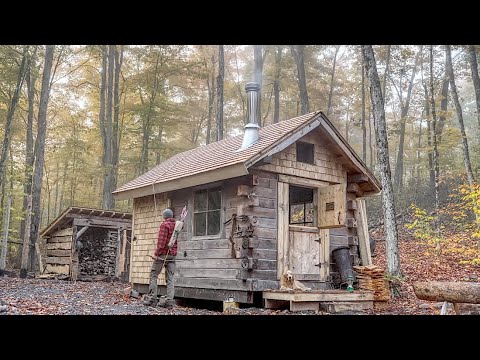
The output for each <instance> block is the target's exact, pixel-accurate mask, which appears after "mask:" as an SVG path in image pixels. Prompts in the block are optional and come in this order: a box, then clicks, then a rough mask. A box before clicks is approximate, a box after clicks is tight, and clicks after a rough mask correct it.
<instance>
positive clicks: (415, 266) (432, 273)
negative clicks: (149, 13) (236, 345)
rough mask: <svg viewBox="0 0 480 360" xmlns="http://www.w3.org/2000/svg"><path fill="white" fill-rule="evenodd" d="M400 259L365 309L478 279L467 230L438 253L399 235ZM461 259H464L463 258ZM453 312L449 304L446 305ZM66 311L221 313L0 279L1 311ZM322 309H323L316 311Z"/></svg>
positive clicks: (435, 310) (434, 308) (57, 283)
mask: <svg viewBox="0 0 480 360" xmlns="http://www.w3.org/2000/svg"><path fill="white" fill-rule="evenodd" d="M372 236H374V237H375V238H376V239H377V243H376V249H375V252H374V257H373V262H374V264H375V265H378V266H380V267H382V268H385V266H386V265H385V241H384V240H383V239H384V236H383V234H382V231H381V229H379V230H377V231H376V232H374V233H373V234H372ZM399 246H400V254H401V257H400V262H401V267H402V271H403V274H404V278H403V280H402V282H401V285H400V288H399V293H400V295H401V296H399V297H395V298H392V300H390V301H389V302H387V303H384V304H382V306H381V307H376V308H375V310H374V311H371V312H368V313H369V314H392V315H393V314H402V315H409V314H412V315H413V314H421V315H433V314H439V313H440V308H439V307H440V306H441V303H435V302H429V301H423V300H419V299H417V298H416V296H415V294H414V292H413V288H412V282H413V281H418V280H420V281H421V280H451V281H480V266H479V265H475V264H472V263H465V262H466V261H468V260H466V259H468V256H470V257H471V256H472V254H474V255H475V256H476V253H475V252H476V251H478V250H476V248H475V247H473V246H472V240H471V237H470V236H469V234H465V233H462V234H460V235H459V234H456V235H453V236H452V238H450V239H449V240H448V242H445V244H444V245H443V248H442V252H441V254H439V253H438V252H436V251H435V249H434V247H433V246H432V245H431V244H428V242H426V241H425V240H416V239H413V238H412V237H411V236H409V235H408V234H405V233H404V234H401V239H400V243H399ZM462 262H464V263H462ZM234 313H235V314H245V315H287V314H295V315H298V314H305V315H306V314H315V312H312V311H304V312H300V313H291V312H289V311H286V310H268V309H261V308H252V307H249V308H243V309H238V310H236V311H235V312H234ZM449 313H453V309H449ZM15 314H31V315H35V314H54V315H60V314H68V315H158V314H171V315H221V314H222V312H221V311H213V310H207V309H204V308H195V307H183V306H176V307H175V308H173V309H165V308H160V307H147V306H144V305H143V304H142V300H141V299H138V298H134V297H131V296H130V288H129V285H128V284H125V283H120V282H103V281H101V282H100V281H97V282H82V281H77V282H76V283H75V284H74V283H71V282H69V281H63V280H55V279H48V280H47V279H31V278H27V279H20V278H18V277H16V276H4V277H2V278H0V315H15ZM319 314H323V313H321V312H320V313H319Z"/></svg>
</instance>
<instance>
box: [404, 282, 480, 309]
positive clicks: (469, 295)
mask: <svg viewBox="0 0 480 360" xmlns="http://www.w3.org/2000/svg"><path fill="white" fill-rule="evenodd" d="M413 290H414V291H415V295H416V296H417V298H419V299H421V300H430V301H448V302H451V303H469V304H480V283H476V282H453V281H425V282H421V281H416V282H414V283H413Z"/></svg>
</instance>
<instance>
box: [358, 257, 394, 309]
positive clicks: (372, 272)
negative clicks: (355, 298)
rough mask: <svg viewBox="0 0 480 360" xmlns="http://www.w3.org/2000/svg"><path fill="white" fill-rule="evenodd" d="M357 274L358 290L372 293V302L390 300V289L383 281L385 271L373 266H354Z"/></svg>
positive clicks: (386, 282) (384, 280) (385, 281)
mask: <svg viewBox="0 0 480 360" xmlns="http://www.w3.org/2000/svg"><path fill="white" fill-rule="evenodd" d="M353 268H354V269H355V271H356V272H357V276H356V277H357V279H358V287H359V289H360V290H368V291H373V299H374V301H388V300H390V288H389V286H388V281H387V280H386V279H385V270H383V269H381V268H379V267H378V266H375V265H367V266H354V267H353Z"/></svg>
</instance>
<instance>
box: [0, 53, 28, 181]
mask: <svg viewBox="0 0 480 360" xmlns="http://www.w3.org/2000/svg"><path fill="white" fill-rule="evenodd" d="M27 51H28V46H25V47H24V48H23V55H22V62H21V64H20V67H19V69H18V75H17V84H16V86H15V91H14V92H13V97H12V101H11V102H10V106H9V108H8V112H7V121H6V124H5V131H4V135H3V145H2V153H1V155H0V186H1V185H2V184H3V182H4V181H5V178H6V176H5V174H6V170H5V164H6V162H7V157H8V149H9V148H10V141H11V140H12V121H13V116H14V115H15V110H16V108H17V104H18V100H19V98H20V92H21V90H22V85H23V80H24V79H25V75H26V73H27V71H26V69H25V68H26V66H25V65H26V62H27Z"/></svg>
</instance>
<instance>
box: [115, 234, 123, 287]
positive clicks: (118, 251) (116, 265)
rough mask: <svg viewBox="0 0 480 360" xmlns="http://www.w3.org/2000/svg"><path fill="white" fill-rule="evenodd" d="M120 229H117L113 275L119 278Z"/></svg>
mask: <svg viewBox="0 0 480 360" xmlns="http://www.w3.org/2000/svg"><path fill="white" fill-rule="evenodd" d="M121 234H122V230H121V229H120V228H118V229H117V250H116V257H115V277H117V278H120V274H121V271H120V249H121V245H122V237H121Z"/></svg>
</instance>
